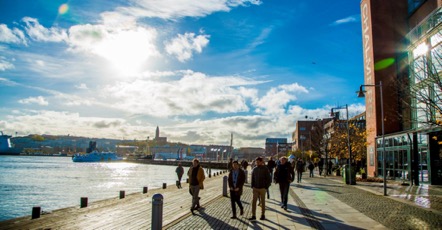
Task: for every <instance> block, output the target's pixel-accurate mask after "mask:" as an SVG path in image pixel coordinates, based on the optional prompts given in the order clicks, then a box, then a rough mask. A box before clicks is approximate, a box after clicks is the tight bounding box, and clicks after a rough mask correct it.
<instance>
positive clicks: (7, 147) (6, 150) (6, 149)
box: [0, 131, 21, 155]
mask: <svg viewBox="0 0 442 230" xmlns="http://www.w3.org/2000/svg"><path fill="white" fill-rule="evenodd" d="M0 133H1V135H0V155H19V154H20V152H21V151H20V149H17V148H14V147H13V146H12V144H11V137H12V136H9V135H6V134H3V132H2V131H0Z"/></svg>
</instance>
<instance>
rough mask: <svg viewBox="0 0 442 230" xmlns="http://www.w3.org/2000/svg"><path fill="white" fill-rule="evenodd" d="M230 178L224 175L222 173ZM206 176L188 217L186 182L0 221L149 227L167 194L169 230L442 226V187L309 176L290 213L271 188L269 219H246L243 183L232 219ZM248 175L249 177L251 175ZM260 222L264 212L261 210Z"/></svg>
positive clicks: (293, 196) (0, 225) (247, 196)
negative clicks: (238, 212)
mask: <svg viewBox="0 0 442 230" xmlns="http://www.w3.org/2000/svg"><path fill="white" fill-rule="evenodd" d="M224 175H226V174H224ZM224 175H222V176H216V177H212V178H207V180H206V183H205V185H206V186H205V187H206V188H205V189H204V190H202V191H201V193H200V195H201V201H202V205H203V209H201V210H199V211H197V215H194V216H193V215H192V214H191V213H190V210H189V208H190V203H191V198H190V195H189V193H188V185H187V183H183V189H177V188H176V186H169V187H168V188H167V189H155V190H149V193H148V194H142V193H136V194H129V195H128V196H127V197H126V198H124V199H119V198H112V199H108V200H103V201H98V202H93V203H91V204H90V205H89V206H88V207H87V208H79V207H78V206H77V207H70V208H65V209H60V210H55V211H53V212H50V213H46V214H44V215H42V216H41V217H40V218H38V219H34V220H31V219H30V216H26V217H20V218H17V219H12V220H7V221H3V222H0V229H149V228H150V227H151V220H152V216H151V214H152V195H153V194H155V193H161V194H162V195H163V196H164V204H163V228H164V229H180V230H181V229H442V209H441V207H442V204H441V203H442V202H441V199H442V187H441V186H427V185H423V186H400V185H398V184H393V183H389V184H388V190H387V191H388V194H389V196H387V197H385V196H383V187H382V184H380V183H362V182H358V183H357V185H351V186H350V185H345V184H344V183H343V182H342V178H341V177H327V178H324V177H314V178H304V179H303V180H302V183H293V184H292V185H291V188H290V196H289V202H288V210H287V211H285V210H283V209H281V207H280V195H279V187H278V185H275V184H272V186H271V187H270V199H268V200H267V201H266V206H267V207H266V213H265V216H266V220H259V219H258V220H257V221H253V222H251V221H249V220H248V218H249V217H251V200H252V190H251V188H250V184H246V186H245V188H244V195H243V196H242V198H241V200H242V201H243V204H244V209H245V213H244V215H243V216H239V218H238V219H233V220H232V219H230V217H231V215H232V213H231V207H230V198H229V197H223V196H222V186H223V179H222V177H223V176H224ZM249 176H250V175H249ZM256 214H257V217H258V218H259V217H260V215H261V210H260V208H259V207H258V209H257V213H256Z"/></svg>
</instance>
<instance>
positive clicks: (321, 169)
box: [318, 158, 324, 176]
mask: <svg viewBox="0 0 442 230" xmlns="http://www.w3.org/2000/svg"><path fill="white" fill-rule="evenodd" d="M318 169H319V175H320V176H322V171H323V170H324V159H322V158H321V159H320V160H319V162H318Z"/></svg>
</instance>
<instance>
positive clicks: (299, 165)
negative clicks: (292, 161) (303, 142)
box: [295, 158, 305, 183]
mask: <svg viewBox="0 0 442 230" xmlns="http://www.w3.org/2000/svg"><path fill="white" fill-rule="evenodd" d="M295 167H296V175H297V182H298V183H301V180H302V173H303V172H304V168H305V165H304V161H302V159H301V158H298V161H296V166H295Z"/></svg>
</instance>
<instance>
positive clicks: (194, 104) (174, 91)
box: [101, 71, 263, 116]
mask: <svg viewBox="0 0 442 230" xmlns="http://www.w3.org/2000/svg"><path fill="white" fill-rule="evenodd" d="M261 83H263V82H258V81H254V80H252V79H247V78H241V77H230V76H227V77H209V76H206V75H205V74H203V73H197V72H192V71H178V72H175V76H174V78H170V79H165V78H159V79H156V78H148V77H144V79H137V80H134V81H132V82H120V83H118V84H116V85H108V86H106V87H104V88H103V89H102V90H101V93H102V98H106V99H107V100H109V103H110V105H111V107H112V108H114V109H119V110H122V111H126V112H129V113H134V114H148V115H151V116H186V115H190V116H192V115H202V114H204V113H207V112H215V113H218V114H225V113H236V112H246V111H248V110H249V107H248V106H247V100H250V99H251V97H252V96H254V95H256V92H255V91H254V90H250V89H245V88H244V86H247V85H253V84H255V85H256V84H261Z"/></svg>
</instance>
